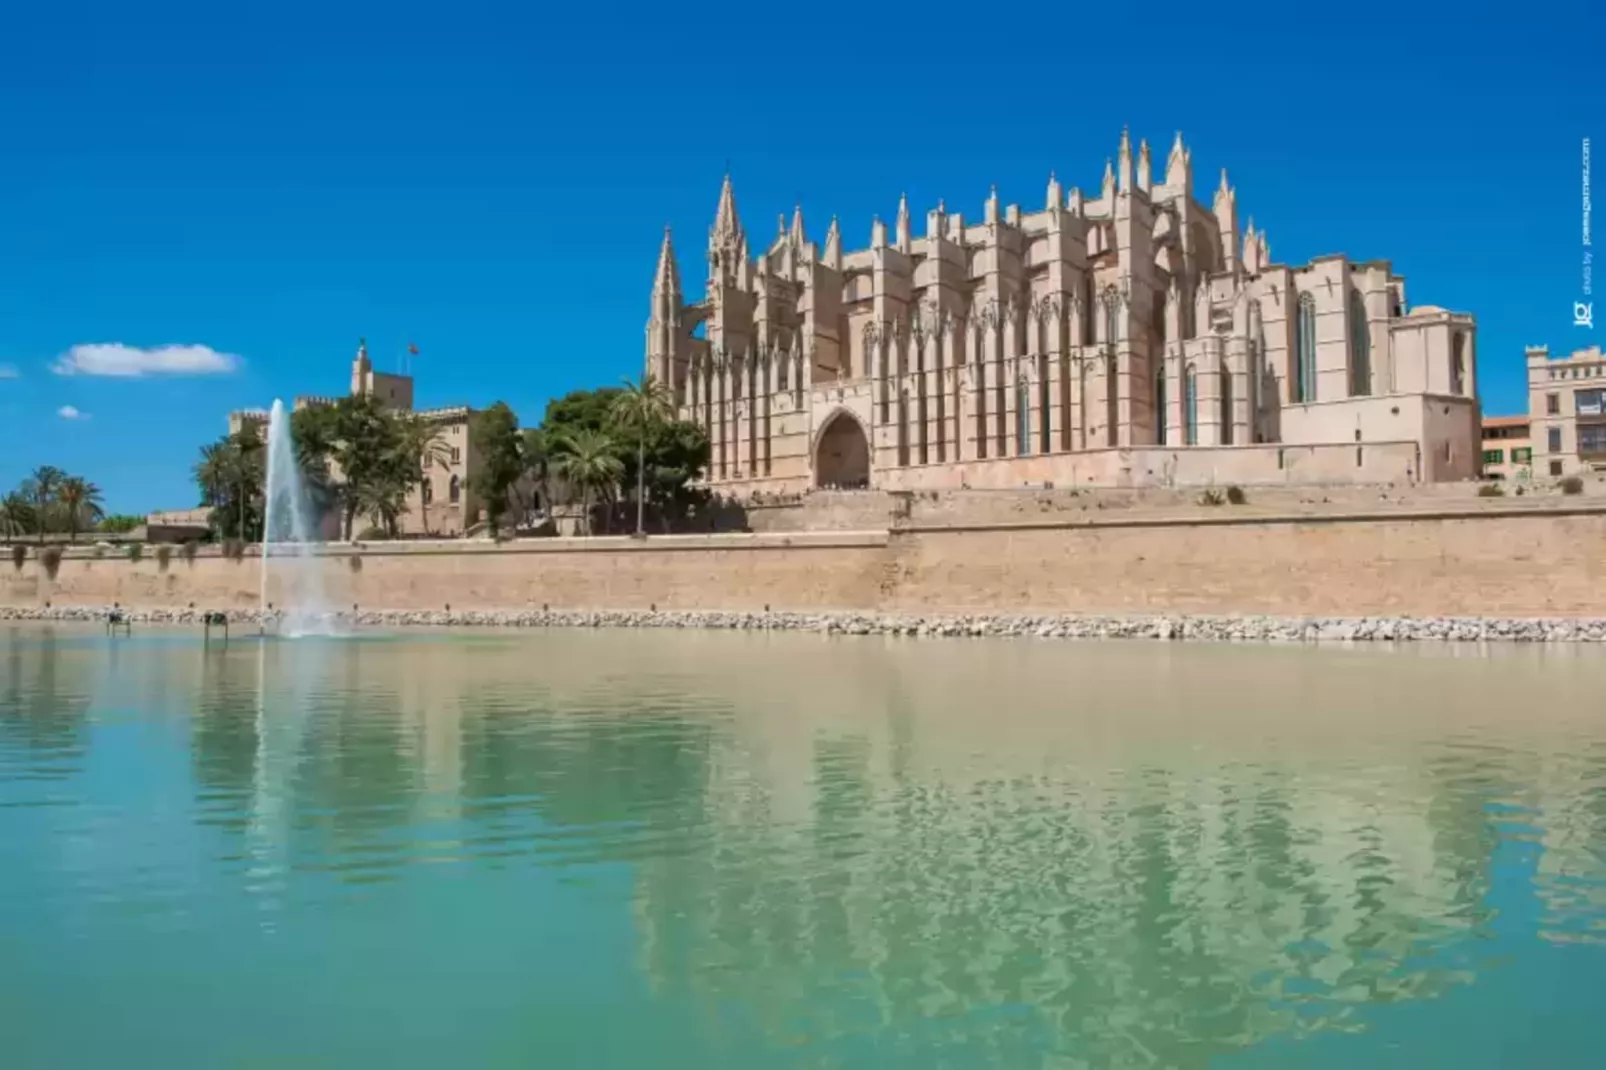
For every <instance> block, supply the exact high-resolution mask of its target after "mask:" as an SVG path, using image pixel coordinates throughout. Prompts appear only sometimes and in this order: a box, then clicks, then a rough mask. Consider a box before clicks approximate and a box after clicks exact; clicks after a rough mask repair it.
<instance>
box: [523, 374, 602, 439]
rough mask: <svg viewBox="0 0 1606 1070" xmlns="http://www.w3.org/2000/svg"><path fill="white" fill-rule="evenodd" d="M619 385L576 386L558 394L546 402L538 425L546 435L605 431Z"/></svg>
mask: <svg viewBox="0 0 1606 1070" xmlns="http://www.w3.org/2000/svg"><path fill="white" fill-rule="evenodd" d="M618 396H619V388H618V387H616V386H605V387H603V388H602V389H600V390H576V391H574V392H572V393H569V394H565V395H564V396H563V397H561V398H553V399H552V400H551V401H549V402H547V406H546V414H545V415H544V416H543V417H542V418H541V428H542V430H544V431H545V432H546V433H547V436H548V437H549V438H553V439H556V438H558V437H571V436H573V435H574V434H576V433H577V432H580V431H596V432H606V431H608V430H609V427H610V414H611V413H612V411H613V401H614V398H616V397H618Z"/></svg>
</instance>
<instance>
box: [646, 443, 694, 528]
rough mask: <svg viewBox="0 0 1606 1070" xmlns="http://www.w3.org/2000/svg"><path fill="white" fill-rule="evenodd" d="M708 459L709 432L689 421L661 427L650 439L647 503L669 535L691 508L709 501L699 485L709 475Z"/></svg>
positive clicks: (648, 445)
mask: <svg viewBox="0 0 1606 1070" xmlns="http://www.w3.org/2000/svg"><path fill="white" fill-rule="evenodd" d="M708 456H709V445H708V434H707V432H705V431H704V430H703V429H702V428H701V427H699V426H697V425H696V424H694V423H691V422H690V421H687V420H671V421H669V422H668V423H663V424H659V425H658V427H657V428H655V429H654V431H653V433H652V435H651V436H650V437H649V438H648V439H647V465H648V469H649V475H648V479H649V482H648V484H647V495H648V500H649V501H650V502H651V503H652V505H653V507H654V508H656V509H657V510H658V512H659V516H661V517H662V518H663V523H664V528H665V530H666V531H667V530H668V529H669V525H670V523H671V522H672V521H674V520H682V519H684V518H685V516H686V513H687V511H688V510H689V509H690V507H691V506H693V505H702V504H703V503H704V502H705V501H706V500H707V498H708V492H707V491H706V490H704V489H703V488H701V487H699V486H696V483H697V481H698V480H700V479H702V477H703V474H704V473H705V472H707V471H708Z"/></svg>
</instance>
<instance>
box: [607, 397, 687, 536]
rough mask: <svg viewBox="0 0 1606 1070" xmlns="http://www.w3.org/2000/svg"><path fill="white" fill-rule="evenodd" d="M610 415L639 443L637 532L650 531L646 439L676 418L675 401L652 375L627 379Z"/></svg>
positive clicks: (614, 399)
mask: <svg viewBox="0 0 1606 1070" xmlns="http://www.w3.org/2000/svg"><path fill="white" fill-rule="evenodd" d="M608 417H609V420H610V421H611V423H612V424H613V426H614V427H615V428H616V429H617V430H618V432H619V433H620V434H621V435H622V436H623V437H625V438H627V439H629V440H631V441H634V442H635V444H636V535H637V536H638V537H639V536H642V535H645V534H647V442H648V440H649V439H650V438H651V437H652V435H653V434H654V433H656V432H657V430H658V429H659V428H660V427H662V426H663V425H664V424H666V423H668V422H669V421H670V420H672V419H673V418H674V402H673V401H672V400H671V399H670V397H669V392H668V391H666V390H665V389H664V388H663V385H662V384H660V383H659V382H658V380H656V379H654V378H653V377H652V376H650V375H645V376H643V377H642V378H641V380H640V381H639V382H634V383H633V382H631V381H630V380H628V379H627V380H625V385H624V388H623V389H622V390H620V391H619V392H618V393H617V394H615V395H614V398H613V401H612V403H611V404H610V405H609V406H608Z"/></svg>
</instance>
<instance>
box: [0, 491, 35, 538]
mask: <svg viewBox="0 0 1606 1070" xmlns="http://www.w3.org/2000/svg"><path fill="white" fill-rule="evenodd" d="M33 524H34V507H33V502H32V501H30V500H29V499H28V496H27V495H26V494H24V493H23V492H22V491H20V490H14V491H11V492H10V493H8V494H7V495H6V496H5V497H4V498H0V536H5V537H6V538H8V539H14V538H16V537H17V536H19V535H26V534H27V533H28V532H30V531H32V530H33Z"/></svg>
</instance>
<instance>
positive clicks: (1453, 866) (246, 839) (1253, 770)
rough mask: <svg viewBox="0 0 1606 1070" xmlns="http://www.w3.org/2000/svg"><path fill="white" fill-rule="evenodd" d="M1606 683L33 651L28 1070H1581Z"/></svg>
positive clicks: (21, 718)
mask: <svg viewBox="0 0 1606 1070" xmlns="http://www.w3.org/2000/svg"><path fill="white" fill-rule="evenodd" d="M1603 1045H1606V657H1602V656H1601V652H1597V651H1593V650H1587V649H1549V650H1546V649H1540V648H1509V649H1503V650H1494V651H1478V650H1463V649H1453V648H1444V647H1418V648H1408V649H1396V650H1390V649H1385V648H1381V647H1373V648H1367V649H1340V648H1324V649H1314V648H1304V647H1236V646H1234V647H1229V646H1202V645H1191V644H1189V645H1163V644H1154V643H1133V644H1116V643H1110V644H1098V643H1086V644H1071V643H1063V642H1044V643H1034V642H1018V641H1017V642H988V641H979V640H978V641H953V642H942V641H913V640H904V641H899V640H882V639H847V638H840V639H830V638H825V637H816V636H806V635H775V636H763V635H737V634H728V635H727V634H697V633H675V632H622V631H609V632H559V631H551V632H537V633H512V632H505V633H504V632H484V633H476V634H445V633H429V634H415V635H405V636H402V635H389V636H385V635H378V636H362V637H358V638H355V639H350V640H345V641H304V642H294V643H292V642H281V641H267V642H260V641H257V640H255V639H254V638H249V639H241V638H239V637H236V639H235V641H234V642H232V643H231V644H229V645H228V646H227V647H226V648H223V647H220V646H218V645H217V644H214V645H212V646H210V647H207V646H203V644H202V643H201V642H200V641H199V637H198V636H197V635H193V634H189V633H186V632H182V631H178V630H174V631H168V632H162V631H145V632H140V631H137V630H136V632H135V634H134V636H133V637H132V638H131V639H122V638H119V639H115V640H114V639H108V638H107V637H106V636H104V635H102V634H99V633H97V632H95V631H93V630H73V629H65V628H57V629H53V630H46V629H42V628H27V629H23V628H14V629H11V630H6V627H5V626H0V1065H3V1066H5V1067H7V1068H11V1067H19V1068H20V1067H101V1066H111V1065H137V1066H161V1067H164V1068H175V1067H225V1066H226V1067H269V1066H286V1067H288V1066H295V1067H308V1066H341V1067H349V1066H370V1065H373V1066H379V1065H382V1066H387V1067H415V1066H416V1067H441V1066H462V1067H470V1066H472V1067H498V1066H541V1067H567V1066H575V1067H596V1066H652V1067H677V1068H678V1067H710V1066H730V1067H975V1066H1007V1067H1039V1066H1041V1067H1056V1068H1058V1067H1162V1066H1165V1067H1170V1066H1174V1067H1197V1066H1221V1067H1238V1068H1262V1067H1285V1066H1295V1065H1297V1066H1313V1067H1352V1066H1356V1065H1365V1066H1368V1067H1392V1066H1399V1067H1422V1066H1457V1067H1484V1066H1487V1067H1495V1066H1545V1067H1570V1066H1594V1065H1600V1061H1601V1051H1602V1050H1603Z"/></svg>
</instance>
